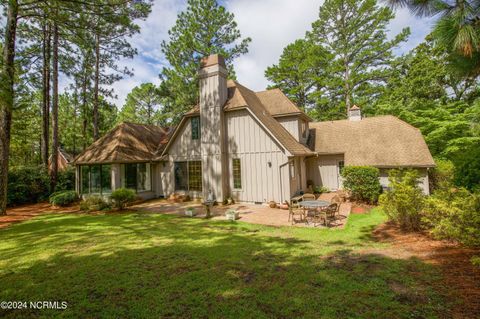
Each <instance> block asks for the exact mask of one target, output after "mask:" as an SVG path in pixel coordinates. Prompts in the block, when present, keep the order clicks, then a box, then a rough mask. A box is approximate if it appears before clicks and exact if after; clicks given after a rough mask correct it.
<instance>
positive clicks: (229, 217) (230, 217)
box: [225, 209, 239, 220]
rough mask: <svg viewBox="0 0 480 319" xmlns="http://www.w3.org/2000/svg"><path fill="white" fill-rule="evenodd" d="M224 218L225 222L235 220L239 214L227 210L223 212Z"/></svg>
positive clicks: (232, 210)
mask: <svg viewBox="0 0 480 319" xmlns="http://www.w3.org/2000/svg"><path fill="white" fill-rule="evenodd" d="M225 217H226V218H227V220H237V219H238V217H239V213H238V212H237V211H236V210H234V209H229V210H227V211H226V212H225Z"/></svg>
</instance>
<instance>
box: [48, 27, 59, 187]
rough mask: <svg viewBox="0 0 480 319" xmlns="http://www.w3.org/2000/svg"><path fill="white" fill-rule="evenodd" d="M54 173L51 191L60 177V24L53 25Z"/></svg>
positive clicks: (51, 176) (51, 177) (51, 178)
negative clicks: (58, 176)
mask: <svg viewBox="0 0 480 319" xmlns="http://www.w3.org/2000/svg"><path fill="white" fill-rule="evenodd" d="M52 102H53V103H52V128H53V130H52V135H53V136H52V171H51V174H50V191H51V192H52V193H53V192H54V191H55V187H56V186H57V175H58V24H57V22H55V23H54V24H53V99H52Z"/></svg>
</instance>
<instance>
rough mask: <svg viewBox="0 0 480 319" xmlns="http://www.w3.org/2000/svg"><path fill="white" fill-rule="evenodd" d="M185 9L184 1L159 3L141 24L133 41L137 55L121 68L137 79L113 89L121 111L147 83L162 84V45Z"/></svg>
mask: <svg viewBox="0 0 480 319" xmlns="http://www.w3.org/2000/svg"><path fill="white" fill-rule="evenodd" d="M184 8H185V3H184V1H180V0H156V1H155V3H154V5H153V7H152V12H151V13H150V15H149V17H148V19H147V20H145V21H140V22H139V25H140V27H141V31H140V34H137V35H135V36H134V37H133V38H132V39H131V42H130V43H131V44H132V46H133V47H135V48H137V50H138V55H137V56H136V57H135V58H134V59H128V60H122V61H120V62H119V65H120V66H122V67H125V66H126V67H128V68H130V69H133V71H134V76H133V77H126V78H124V79H123V80H121V81H118V82H116V83H115V84H114V85H113V86H112V87H113V88H114V90H115V94H116V95H117V96H118V98H117V99H114V100H112V102H113V103H115V104H116V105H117V106H118V107H119V108H120V107H121V106H122V105H123V104H124V102H125V98H126V97H127V95H128V93H130V91H131V90H132V89H133V88H134V87H135V86H137V85H140V84H141V83H145V82H153V83H157V84H158V83H159V82H160V80H159V78H158V74H159V73H160V71H161V70H162V68H163V66H164V65H165V64H166V61H165V58H164V56H163V55H162V53H161V50H160V44H161V43H162V41H163V40H167V39H168V30H169V29H170V28H171V27H172V26H173V25H174V23H175V20H176V18H177V15H178V13H179V12H180V11H182V10H183V9H184Z"/></svg>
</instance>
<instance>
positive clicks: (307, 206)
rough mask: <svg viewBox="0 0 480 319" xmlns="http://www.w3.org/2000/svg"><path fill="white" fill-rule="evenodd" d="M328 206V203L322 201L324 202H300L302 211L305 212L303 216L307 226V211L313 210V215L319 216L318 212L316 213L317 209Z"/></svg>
mask: <svg viewBox="0 0 480 319" xmlns="http://www.w3.org/2000/svg"><path fill="white" fill-rule="evenodd" d="M328 205H330V203H329V202H327V201H324V200H306V201H302V202H300V206H301V207H302V208H303V210H304V212H305V214H304V215H305V219H306V222H307V224H308V211H309V210H313V211H314V214H315V215H316V214H320V212H318V209H319V208H325V207H327V206H328Z"/></svg>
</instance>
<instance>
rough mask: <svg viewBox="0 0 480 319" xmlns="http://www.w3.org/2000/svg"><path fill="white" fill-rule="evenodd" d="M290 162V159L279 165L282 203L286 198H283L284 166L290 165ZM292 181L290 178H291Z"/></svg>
mask: <svg viewBox="0 0 480 319" xmlns="http://www.w3.org/2000/svg"><path fill="white" fill-rule="evenodd" d="M289 163H290V161H287V162H285V163H283V164H281V165H280V166H279V167H278V172H279V176H280V196H281V203H280V204H282V203H283V202H284V201H285V200H284V198H283V183H282V181H283V178H282V167H283V166H285V165H288V164H289ZM289 182H290V180H289Z"/></svg>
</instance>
